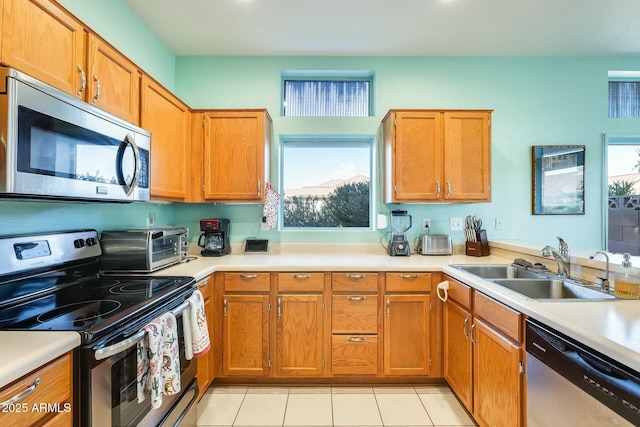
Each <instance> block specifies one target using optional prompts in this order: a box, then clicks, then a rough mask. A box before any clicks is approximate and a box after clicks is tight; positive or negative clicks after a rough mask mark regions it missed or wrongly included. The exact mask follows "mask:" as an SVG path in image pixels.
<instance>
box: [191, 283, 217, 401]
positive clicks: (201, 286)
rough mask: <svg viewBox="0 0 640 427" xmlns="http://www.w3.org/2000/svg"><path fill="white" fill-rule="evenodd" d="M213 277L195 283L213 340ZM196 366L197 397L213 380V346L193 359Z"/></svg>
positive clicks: (210, 337)
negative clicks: (202, 300)
mask: <svg viewBox="0 0 640 427" xmlns="http://www.w3.org/2000/svg"><path fill="white" fill-rule="evenodd" d="M213 286H214V285H213V277H207V278H205V279H202V280H200V281H199V282H198V283H197V287H198V290H199V291H200V292H202V297H203V299H204V314H205V316H206V317H207V328H208V329H209V339H211V340H213V321H214V311H213ZM195 361H196V363H197V364H198V389H199V397H202V395H203V394H204V393H205V392H206V391H207V389H208V388H209V386H210V385H211V382H212V381H213V378H214V361H215V358H214V352H213V346H212V347H211V349H210V350H209V351H208V352H207V353H206V354H205V355H204V356H202V357H199V358H197V359H195Z"/></svg>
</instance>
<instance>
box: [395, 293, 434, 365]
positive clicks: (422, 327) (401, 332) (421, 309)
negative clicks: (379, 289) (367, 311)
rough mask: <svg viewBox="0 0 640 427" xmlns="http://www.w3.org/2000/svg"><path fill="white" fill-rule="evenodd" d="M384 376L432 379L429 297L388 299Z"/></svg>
mask: <svg viewBox="0 0 640 427" xmlns="http://www.w3.org/2000/svg"><path fill="white" fill-rule="evenodd" d="M384 298H385V306H386V307H385V316H384V326H383V336H384V350H383V351H384V374H385V375H411V376H415V375H419V376H420V375H429V365H430V359H431V353H430V348H429V341H430V336H429V329H430V326H431V322H430V301H431V298H430V296H429V295H385V297H384Z"/></svg>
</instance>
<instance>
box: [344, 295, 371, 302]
mask: <svg viewBox="0 0 640 427" xmlns="http://www.w3.org/2000/svg"><path fill="white" fill-rule="evenodd" d="M365 299H367V297H365V296H357V297H354V296H348V297H347V300H349V301H364V300H365Z"/></svg>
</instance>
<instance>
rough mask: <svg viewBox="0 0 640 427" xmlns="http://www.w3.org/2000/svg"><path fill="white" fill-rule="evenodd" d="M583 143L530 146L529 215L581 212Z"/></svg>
mask: <svg viewBox="0 0 640 427" xmlns="http://www.w3.org/2000/svg"><path fill="white" fill-rule="evenodd" d="M585 151H586V149H585V146H584V145H534V146H532V147H531V159H532V209H531V211H532V214H533V215H584V165H585Z"/></svg>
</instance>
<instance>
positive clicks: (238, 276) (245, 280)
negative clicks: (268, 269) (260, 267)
mask: <svg viewBox="0 0 640 427" xmlns="http://www.w3.org/2000/svg"><path fill="white" fill-rule="evenodd" d="M270 289H271V277H270V274H269V273H225V274H224V290H225V291H242V292H247V291H253V292H269V290H270Z"/></svg>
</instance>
